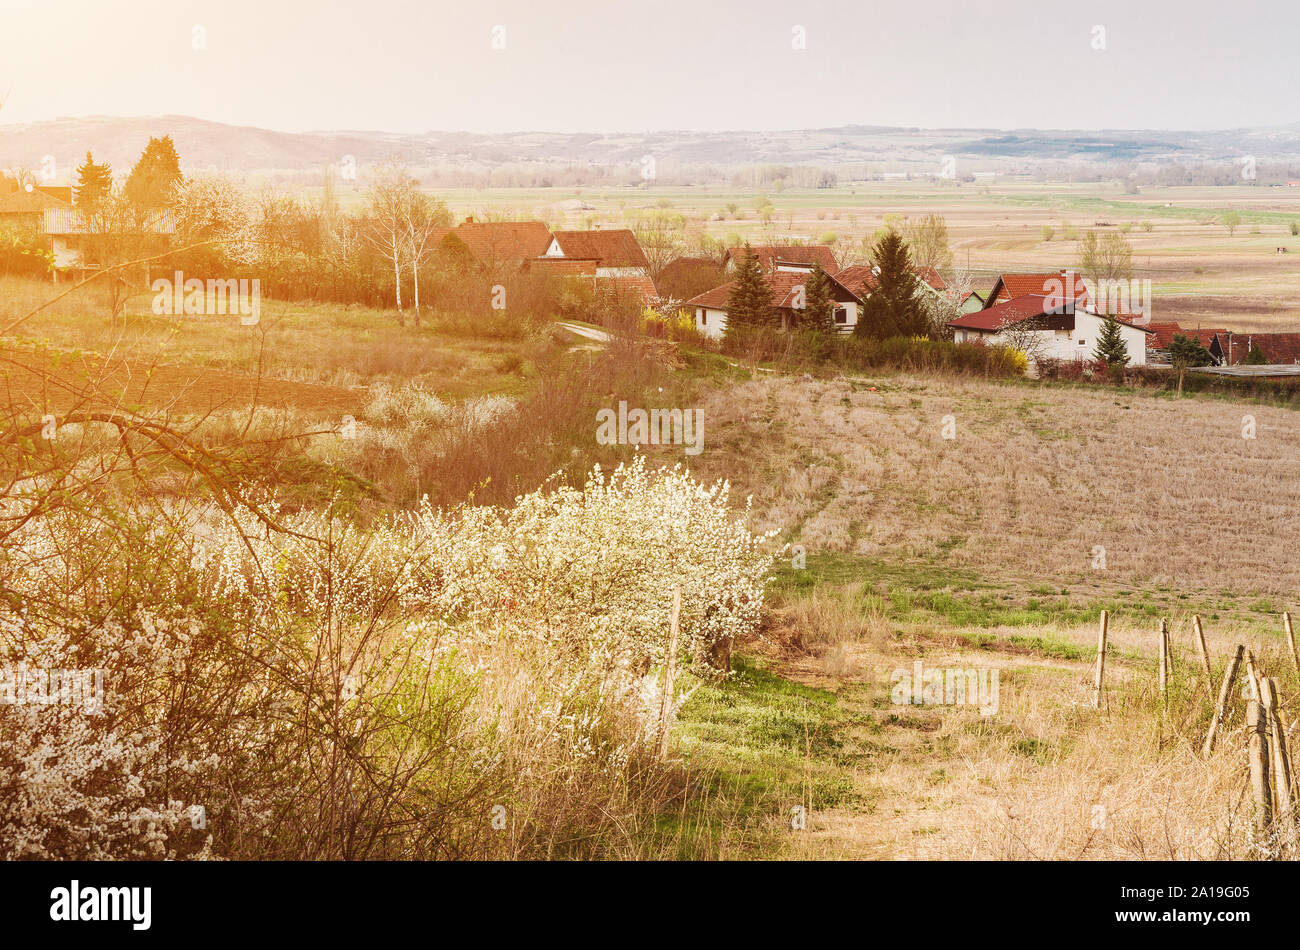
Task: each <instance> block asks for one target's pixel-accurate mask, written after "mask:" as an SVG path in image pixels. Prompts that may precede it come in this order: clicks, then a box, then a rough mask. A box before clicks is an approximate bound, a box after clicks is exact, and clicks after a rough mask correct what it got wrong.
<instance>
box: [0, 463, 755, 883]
mask: <svg viewBox="0 0 1300 950" xmlns="http://www.w3.org/2000/svg"><path fill="white" fill-rule="evenodd" d="M39 498H40V493H32V494H30V495H26V496H23V497H22V498H10V499H9V500H8V501H7V502H5V504H6V505H7V506H8V507H7V509H6V510H5V512H4V514H6V515H7V516H9V519H10V521H11V522H12V523H17V524H19V525H21V527H19V528H18V529H15V530H14V531H12V532H10V533H8V534H6V535H5V536H4V539H3V542H2V543H0V590H2V591H3V596H0V640H2V641H3V644H2V645H3V646H4V648H5V650H6V651H7V658H8V660H9V662H18V661H21V662H23V663H27V664H33V665H42V664H43V665H44V666H47V667H48V666H52V665H56V664H57V665H61V666H62V667H64V668H88V667H95V668H98V669H102V670H103V672H104V705H103V709H102V710H100V711H99V713H98V714H97V715H90V714H88V713H87V712H86V711H85V710H81V709H76V708H69V707H63V706H56V705H32V704H27V705H17V704H12V703H9V704H0V791H3V793H4V794H3V795H0V857H7V858H15V857H81V858H138V857H156V858H204V857H238V858H248V857H258V858H278V857H285V858H290V857H292V858H354V857H380V858H402V857H457V856H471V857H483V856H492V855H502V856H504V855H518V854H539V853H545V854H550V853H555V849H556V848H557V847H559V846H562V843H563V842H564V841H565V840H567V838H575V837H576V838H579V839H580V838H582V837H585V836H584V835H582V834H581V833H580V830H581V829H582V828H584V827H589V826H590V825H591V824H592V823H602V822H608V820H609V815H610V814H614V813H616V811H615V810H616V809H619V808H622V807H626V806H627V801H626V796H627V795H628V794H629V792H628V788H629V784H630V783H629V776H630V775H631V774H633V773H634V772H635V771H636V770H638V769H642V768H645V767H647V762H648V761H649V758H650V755H649V752H650V749H651V748H652V746H653V740H654V739H655V738H656V737H657V736H658V734H659V730H660V729H661V728H669V727H670V726H671V721H672V719H673V717H674V716H675V714H676V710H677V708H679V706H680V701H681V697H680V695H679V696H676V697H673V698H671V699H670V700H669V702H668V703H667V704H665V703H664V702H663V701H662V696H661V694H660V692H659V690H660V687H659V686H658V679H657V674H658V672H659V669H658V668H659V667H660V666H661V665H662V663H663V661H664V659H665V657H666V652H667V648H668V642H669V612H670V605H671V602H672V592H673V590H674V589H675V588H680V589H681V592H682V613H681V637H680V640H679V643H680V651H681V655H680V657H679V660H680V662H681V665H683V666H686V665H689V664H692V663H694V664H697V665H702V664H705V663H707V660H708V658H709V656H710V655H711V652H712V651H714V650H715V648H716V646H717V645H718V644H719V643H729V642H730V641H731V640H732V639H733V638H734V637H736V636H738V635H740V634H743V633H746V632H749V631H752V630H754V629H755V628H756V626H757V623H758V618H759V613H760V610H761V606H762V601H763V588H764V583H765V579H766V576H767V574H768V572H769V570H770V568H771V563H772V558H773V552H771V551H770V550H769V548H770V538H769V537H767V536H760V535H754V534H752V533H750V532H749V531H748V530H747V529H746V528H745V527H744V524H743V522H742V521H741V520H739V519H738V518H737V515H736V513H735V512H733V511H732V510H730V508H729V504H730V498H729V492H728V488H727V486H726V485H725V484H718V485H714V486H704V485H701V484H699V483H698V482H696V481H694V480H693V479H692V478H691V477H690V476H689V475H688V474H687V473H686V472H685V471H683V470H681V469H680V468H677V469H661V470H659V471H654V472H652V471H649V470H647V468H646V466H645V464H644V460H643V459H639V460H638V461H637V462H636V463H634V464H632V465H629V466H625V467H620V468H619V469H618V470H616V471H615V472H613V473H612V474H609V475H606V474H604V473H602V472H600V471H599V470H597V471H595V472H594V473H593V474H592V475H591V477H590V478H589V479H588V481H587V483H586V484H585V485H584V486H583V488H582V489H581V490H577V489H571V488H564V487H546V488H543V489H542V490H539V491H537V492H533V493H531V494H528V495H524V496H522V497H520V498H519V499H517V502H516V504H515V505H514V506H512V507H509V508H504V509H502V508H492V507H475V506H467V507H462V508H459V509H456V510H453V511H444V510H438V509H434V508H432V507H431V506H429V505H427V504H426V505H424V506H422V507H421V508H420V509H419V510H418V511H415V512H413V513H409V514H404V515H393V516H390V517H387V518H384V519H381V520H380V521H379V522H378V523H375V524H370V525H364V526H363V525H358V524H355V523H351V522H349V521H346V520H344V519H342V518H340V517H338V516H335V515H332V514H330V513H329V512H298V513H293V514H289V513H285V512H282V511H280V510H278V509H277V508H276V507H275V506H274V505H273V504H267V505H263V506H260V507H258V508H252V507H249V506H246V505H236V506H231V505H229V504H227V505H226V506H225V510H220V509H218V508H216V507H214V506H211V505H208V506H205V507H203V508H199V509H194V508H189V507H186V506H184V505H179V504H171V503H168V504H164V505H163V506H162V507H161V508H155V509H146V508H145V507H135V508H129V507H127V508H123V507H118V506H119V505H120V504H121V503H120V501H118V500H116V499H114V498H112V497H111V496H109V497H106V498H103V499H101V500H100V501H99V502H98V504H100V505H101V506H102V507H100V508H97V509H95V512H96V513H97V515H98V517H97V518H92V517H90V514H91V512H90V511H88V510H86V509H84V508H75V507H73V508H68V509H66V510H56V511H52V512H50V513H47V514H44V515H43V516H41V517H32V518H26V519H25V518H24V517H23V516H24V513H25V512H29V511H30V509H31V506H33V505H37V504H39V500H38V499H39ZM24 506H27V508H24ZM0 507H2V506H0ZM14 519H16V520H14ZM665 705H666V706H667V710H668V717H667V718H668V720H669V721H668V722H660V721H659V720H660V713H661V710H662V709H663V708H664V706H665ZM496 807H499V808H504V809H505V810H506V813H508V814H510V815H511V816H512V817H511V819H510V821H509V822H507V827H506V828H505V829H504V830H502V829H499V828H493V827H492V825H491V824H490V822H489V820H488V815H489V812H490V810H491V809H492V808H496ZM196 809H201V813H202V814H203V816H204V821H203V822H202V823H200V824H196V823H195V822H194V821H193V820H192V815H193V814H195V813H196V812H195V810H196ZM498 832H502V833H501V834H498ZM557 842H558V843H559V844H557Z"/></svg>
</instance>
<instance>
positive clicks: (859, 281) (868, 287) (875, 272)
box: [835, 264, 948, 300]
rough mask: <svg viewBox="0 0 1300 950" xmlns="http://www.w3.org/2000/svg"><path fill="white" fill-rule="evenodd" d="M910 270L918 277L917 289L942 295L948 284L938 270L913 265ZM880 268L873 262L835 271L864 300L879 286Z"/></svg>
mask: <svg viewBox="0 0 1300 950" xmlns="http://www.w3.org/2000/svg"><path fill="white" fill-rule="evenodd" d="M912 272H913V273H914V274H916V276H917V277H918V278H920V279H919V280H918V281H917V283H916V285H917V288H918V289H919V290H921V291H922V292H924V293H928V294H930V295H931V296H934V297H942V296H943V292H944V291H945V290H946V289H947V287H948V285H947V284H946V283H944V280H943V278H942V277H940V276H939V272H938V271H937V270H935V269H934V268H933V267H913V268H912ZM879 273H880V269H879V268H878V267H876V266H875V265H873V264H850V265H849V266H848V267H845V268H844V269H843V270H839V271H836V272H835V276H836V278H837V279H838V280H839V281H840V283H842V284H844V286H845V287H848V288H849V289H850V290H852V291H853V292H854V293H855V294H857V295H858V297H860V298H861V299H863V300H865V299H866V298H867V297H868V296H870V295H871V294H872V293H873V292H874V291H875V289H876V288H877V287H879V286H880V279H879Z"/></svg>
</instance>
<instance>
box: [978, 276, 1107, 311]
mask: <svg viewBox="0 0 1300 950" xmlns="http://www.w3.org/2000/svg"><path fill="white" fill-rule="evenodd" d="M1026 296H1035V297H1060V298H1063V299H1068V300H1075V301H1078V300H1080V299H1085V300H1086V298H1087V296H1088V288H1087V287H1085V286H1084V283H1083V278H1082V277H1080V276H1079V274H1078V273H1076V272H1075V271H1072V270H1068V269H1062V270H1058V271H1048V272H1046V273H1038V274H1013V273H1007V274H998V277H997V280H995V281H994V282H993V289H992V290H990V291H989V293H988V296H986V297H985V298H984V300H985V303H984V306H985V307H994V306H997V305H998V304H1004V303H1006V302H1007V301H1009V300H1014V299H1016V298H1017V297H1026Z"/></svg>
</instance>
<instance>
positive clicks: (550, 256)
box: [540, 228, 659, 306]
mask: <svg viewBox="0 0 1300 950" xmlns="http://www.w3.org/2000/svg"><path fill="white" fill-rule="evenodd" d="M566 259H567V260H581V261H589V262H591V263H592V264H594V266H595V286H596V290H597V291H598V292H602V291H603V292H607V293H611V294H613V295H615V296H617V297H630V298H631V299H639V300H640V301H641V303H643V304H645V305H647V306H648V305H651V304H653V303H655V302H656V301H658V299H659V294H658V292H657V291H656V290H655V285H654V281H653V280H652V279H651V278H650V261H649V260H648V259H647V258H646V256H645V251H644V250H642V248H641V244H640V242H639V241H637V239H636V235H635V234H633V233H632V232H631V231H630V230H628V229H627V228H611V229H605V228H592V229H590V230H587V231H556V232H554V233H553V234H552V235H551V241H550V244H549V245H548V246H547V248H546V253H545V254H543V255H542V257H541V258H540V260H544V261H554V260H566Z"/></svg>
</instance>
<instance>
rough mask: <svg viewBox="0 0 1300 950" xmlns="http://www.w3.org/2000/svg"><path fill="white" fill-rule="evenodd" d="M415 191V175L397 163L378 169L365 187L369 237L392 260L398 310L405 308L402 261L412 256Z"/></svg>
mask: <svg viewBox="0 0 1300 950" xmlns="http://www.w3.org/2000/svg"><path fill="white" fill-rule="evenodd" d="M416 194H418V192H417V191H416V188H415V179H413V178H412V177H411V176H410V175H409V174H408V173H407V171H406V169H405V168H402V167H400V166H397V165H385V166H383V167H381V168H380V169H378V171H377V172H376V173H375V180H374V182H373V183H372V184H371V185H370V187H369V188H368V189H367V190H366V209H367V211H368V217H369V227H368V228H367V229H366V239H367V240H368V241H369V242H370V243H371V245H372V246H374V248H375V249H376V250H377V251H379V252H380V253H381V254H383V255H384V257H385V258H387V259H388V260H391V261H392V262H393V294H394V296H395V298H396V301H397V312H398V313H399V314H400V313H402V311H403V307H402V264H403V262H404V261H405V260H407V259H408V258H409V257H410V250H409V249H410V232H409V230H408V220H409V219H410V217H411V204H412V202H413V201H415V200H416V199H415V195H416Z"/></svg>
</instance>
